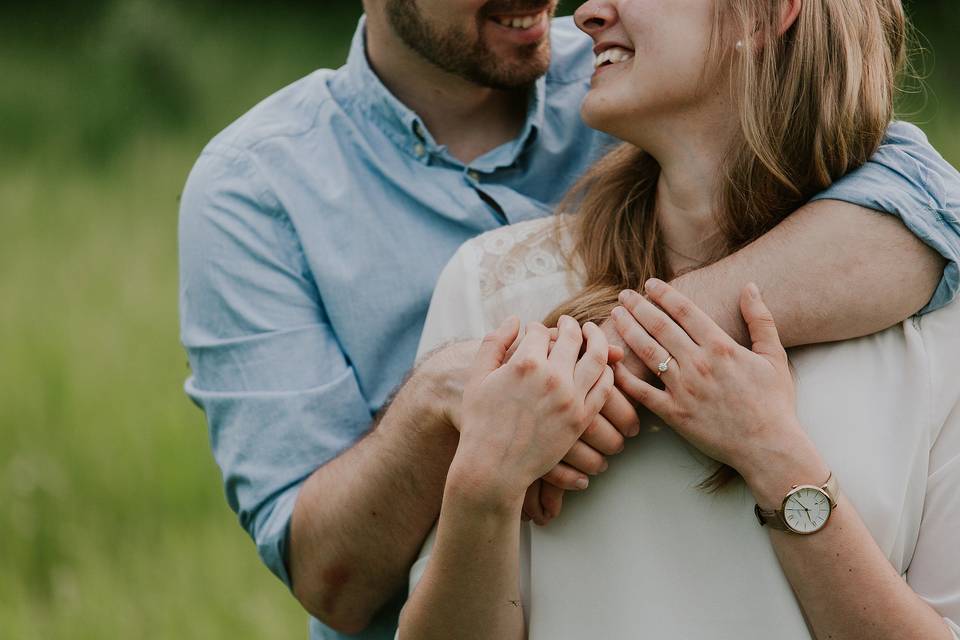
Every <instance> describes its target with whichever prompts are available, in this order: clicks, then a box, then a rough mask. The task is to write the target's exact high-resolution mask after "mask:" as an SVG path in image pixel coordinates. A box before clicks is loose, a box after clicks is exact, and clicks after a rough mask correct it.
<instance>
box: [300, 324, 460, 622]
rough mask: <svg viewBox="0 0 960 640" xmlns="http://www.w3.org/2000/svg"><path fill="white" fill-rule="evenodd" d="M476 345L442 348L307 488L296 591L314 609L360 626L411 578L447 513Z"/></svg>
mask: <svg viewBox="0 0 960 640" xmlns="http://www.w3.org/2000/svg"><path fill="white" fill-rule="evenodd" d="M476 346H477V345H476V343H474V342H471V343H459V344H456V345H453V346H451V347H448V348H447V349H444V350H443V351H440V352H437V353H435V354H434V355H433V356H431V357H430V358H429V359H427V360H426V361H425V362H424V363H423V364H421V365H420V367H419V368H418V369H416V370H415V371H414V373H413V374H412V375H411V377H410V379H409V380H408V381H407V383H406V384H405V385H404V386H403V387H402V388H401V389H400V391H399V392H398V393H397V395H396V397H395V399H394V400H393V402H392V403H391V404H390V405H389V408H388V409H387V410H386V412H385V413H384V414H383V417H382V419H381V420H380V421H379V423H378V425H377V426H376V428H375V429H374V430H373V431H371V432H370V433H369V434H368V435H367V436H366V437H365V438H363V439H362V440H361V441H360V442H358V443H357V444H356V445H354V446H353V447H351V448H350V449H348V450H347V451H345V452H344V453H343V454H342V455H340V456H339V457H337V458H336V459H334V460H333V461H331V462H329V463H327V464H325V465H324V466H322V467H320V468H319V469H317V470H316V471H315V472H314V473H313V474H312V475H311V476H310V478H309V479H308V480H307V481H306V483H305V484H304V485H303V488H302V489H301V490H300V494H299V496H298V498H297V502H296V506H295V507H294V511H293V519H292V522H291V528H290V558H289V565H290V572H291V577H292V581H293V592H294V594H295V595H296V596H297V599H298V600H299V601H300V603H301V604H302V605H303V607H304V608H305V609H306V610H307V611H309V612H310V613H311V614H312V615H313V616H315V617H317V618H319V619H320V620H322V621H324V622H325V623H326V624H328V625H330V626H331V627H333V628H335V629H337V630H339V631H343V632H344V633H358V632H360V631H361V630H363V629H364V628H365V627H366V626H367V624H368V623H369V621H370V619H371V617H372V616H373V614H374V613H376V611H377V610H378V609H379V608H380V607H381V606H382V605H383V604H384V603H385V602H386V601H387V600H388V599H389V598H390V596H392V595H393V594H394V593H396V592H397V591H398V590H399V589H400V588H401V587H402V586H403V585H404V583H405V582H406V580H407V575H408V571H409V568H410V565H411V564H412V563H413V560H414V559H415V558H416V556H417V553H418V552H419V551H420V546H421V545H422V543H423V540H424V538H425V537H426V535H427V533H428V532H429V531H430V527H431V526H433V523H434V522H435V521H436V519H437V516H438V514H439V512H440V504H441V500H442V497H443V488H444V483H445V481H446V476H447V469H448V467H449V466H450V461H451V460H452V459H453V455H454V453H455V452H456V448H457V441H458V434H457V431H456V430H455V429H454V428H453V427H452V426H451V424H452V423H453V421H454V420H455V419H456V418H455V417H453V416H451V415H449V413H448V411H447V410H446V408H447V407H450V408H453V409H455V408H456V407H458V405H459V399H460V395H461V393H462V381H463V379H464V378H465V374H466V370H465V368H464V365H465V364H469V363H470V362H471V361H472V359H473V352H474V351H476Z"/></svg>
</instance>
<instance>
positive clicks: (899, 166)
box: [813, 122, 960, 313]
mask: <svg viewBox="0 0 960 640" xmlns="http://www.w3.org/2000/svg"><path fill="white" fill-rule="evenodd" d="M813 199H814V200H825V199H827V200H842V201H844V202H849V203H852V204H856V205H859V206H861V207H866V208H867V209H873V210H875V211H882V212H885V213H890V214H893V215H896V216H899V217H900V219H901V220H902V221H903V223H904V225H905V226H906V227H907V228H908V229H909V230H910V231H911V232H913V234H914V235H916V236H917V237H918V238H920V239H921V240H923V242H925V243H926V244H927V245H929V246H930V247H931V248H933V249H934V250H936V251H937V252H938V253H939V254H940V255H942V256H943V257H944V258H945V259H946V260H947V261H948V264H947V266H946V268H945V269H944V272H943V278H942V280H941V281H940V285H939V286H938V287H937V290H936V291H935V292H934V295H933V298H932V299H931V300H930V302H929V304H928V305H927V306H926V307H925V308H924V309H923V310H922V311H921V313H928V312H930V311H933V310H935V309H938V308H940V307H942V306H944V305H946V304H947V303H948V302H950V301H951V300H953V299H954V298H955V297H956V295H957V292H958V290H960V265H958V263H960V173H958V172H957V170H956V169H954V168H953V167H952V166H951V165H950V163H948V162H947V161H946V160H944V158H943V157H942V156H941V155H940V154H939V153H937V151H936V149H934V148H933V147H932V146H931V145H930V143H929V142H928V141H927V137H926V136H925V135H924V134H923V132H922V131H921V130H920V129H918V128H917V127H915V126H914V125H912V124H909V123H906V122H894V123H892V124H891V125H890V128H889V129H888V130H887V135H886V137H885V139H884V141H883V144H882V145H881V147H880V149H879V150H878V151H877V152H876V154H874V156H873V157H872V158H871V159H870V160H869V161H868V162H867V163H866V164H865V165H864V166H863V167H861V168H859V169H857V170H856V171H853V172H851V173H850V174H849V175H847V176H845V177H844V178H842V179H840V180H838V181H837V182H835V183H834V184H833V186H831V187H830V188H829V189H827V190H826V191H824V192H823V193H821V194H819V195H817V196H815V197H814V198H813Z"/></svg>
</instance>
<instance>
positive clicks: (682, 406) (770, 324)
mask: <svg viewBox="0 0 960 640" xmlns="http://www.w3.org/2000/svg"><path fill="white" fill-rule="evenodd" d="M646 293H647V295H648V296H649V299H647V298H646V297H644V296H641V295H640V294H638V293H636V292H633V291H624V292H623V293H622V294H621V296H620V303H621V305H622V306H619V307H617V308H615V309H614V310H613V313H612V316H611V319H610V321H608V323H605V324H606V326H605V329H606V332H607V333H608V334H610V335H611V337H613V338H614V339H616V338H619V339H620V340H622V342H623V344H625V345H626V346H627V347H628V348H629V350H630V352H631V355H632V356H634V357H635V358H636V359H638V360H639V362H640V363H642V364H643V365H644V366H645V368H646V371H643V370H642V369H643V367H637V366H627V364H625V363H624V361H623V359H624V358H623V356H624V353H623V351H621V350H620V349H619V348H618V347H616V346H610V343H609V341H608V338H607V336H606V335H605V332H604V330H602V329H601V328H600V327H598V326H597V325H595V324H593V323H590V322H588V323H586V324H585V325H584V326H583V327H582V328H581V327H580V325H579V324H578V323H577V322H576V321H575V320H573V319H572V318H569V317H562V318H561V319H560V322H559V324H558V327H557V329H556V330H555V331H554V332H553V333H551V331H550V330H548V329H546V328H545V327H544V326H543V325H541V324H539V323H531V324H530V325H528V327H527V331H526V334H525V335H524V336H523V337H522V338H521V339H520V340H519V341H518V340H517V338H518V335H519V333H520V326H519V321H518V320H517V319H516V318H510V319H508V320H507V321H506V322H504V324H503V325H501V326H500V327H499V328H498V329H497V330H496V331H495V332H493V333H491V334H490V335H488V336H487V337H486V338H485V339H484V342H483V344H482V345H481V348H480V350H479V352H478V354H477V356H476V358H475V360H474V363H473V367H472V370H471V372H470V375H469V381H468V383H467V385H466V387H465V389H464V394H463V405H462V425H461V436H460V446H459V447H458V451H457V457H461V458H462V459H463V458H466V459H467V460H469V461H470V464H473V465H476V466H478V467H479V468H480V469H486V470H487V471H488V472H487V474H486V475H485V476H482V477H485V478H486V479H488V480H489V481H490V482H488V483H486V484H487V485H488V486H489V487H490V490H491V491H492V493H493V494H494V495H496V496H499V497H501V498H505V499H507V500H508V501H509V502H510V503H514V502H516V503H517V504H521V503H522V513H523V515H524V516H525V517H527V518H532V519H533V520H534V521H535V522H537V523H538V524H546V523H547V522H548V521H549V520H550V519H552V518H554V517H556V516H557V515H558V514H559V512H560V509H561V506H562V499H563V494H564V491H566V490H582V489H585V488H586V486H587V484H588V483H586V482H583V481H584V480H585V479H586V475H584V474H589V475H595V474H597V473H600V472H602V471H603V470H605V469H606V464H607V463H606V459H605V456H609V455H614V454H616V453H618V452H619V451H621V450H622V449H623V447H624V438H625V437H631V436H635V435H637V433H638V432H639V418H638V416H637V413H636V410H635V409H634V404H633V403H637V405H641V406H644V407H646V408H647V409H649V410H650V411H652V412H653V413H655V414H657V415H658V416H659V417H660V418H661V419H662V420H663V421H664V422H665V423H667V424H668V425H669V426H671V427H672V428H673V429H674V430H675V431H676V432H677V433H678V434H679V435H681V436H682V437H684V438H686V439H687V440H688V441H689V442H691V443H692V444H693V445H694V446H696V447H697V448H698V449H700V450H701V451H703V452H704V453H705V454H707V455H709V456H711V457H712V458H714V459H715V460H717V461H719V462H723V463H725V464H728V465H730V466H731V467H733V468H734V469H736V470H737V471H739V472H740V473H741V475H743V477H744V478H745V479H746V480H747V482H748V484H751V483H752V482H759V483H762V482H763V481H764V479H763V478H762V474H763V472H764V471H765V470H767V469H769V467H770V464H769V457H770V455H771V452H779V451H803V452H804V454H805V456H806V459H807V460H809V458H810V457H811V456H813V457H818V456H817V453H816V451H815V449H814V448H813V446H812V443H811V442H810V441H809V439H808V438H807V436H806V433H805V432H804V430H803V429H802V427H801V426H800V424H799V421H798V420H797V418H796V408H795V404H796V402H795V391H794V385H793V381H792V378H791V376H790V371H789V366H788V361H787V356H786V352H785V351H784V348H783V346H782V344H781V342H780V339H779V337H778V335H777V330H776V326H775V324H774V321H773V317H772V315H771V314H770V311H769V310H768V309H767V307H766V305H765V304H764V302H763V300H762V298H761V296H760V293H759V291H758V290H757V288H756V287H755V286H754V285H752V284H751V285H748V286H747V287H745V288H744V289H743V291H742V293H741V300H740V308H741V312H742V314H743V317H744V320H745V321H746V323H747V326H748V329H749V331H750V336H751V340H752V349H747V348H745V347H743V346H741V345H739V344H737V343H736V342H735V341H734V340H733V339H732V338H731V337H730V336H729V335H728V334H726V333H725V332H724V331H723V330H722V329H721V328H720V327H719V326H718V325H717V324H716V323H715V322H714V321H713V320H712V319H711V318H710V317H709V316H708V315H707V314H706V313H704V312H703V311H702V310H700V309H699V308H698V307H696V305H694V304H693V303H692V302H691V301H690V300H689V299H687V298H686V297H685V296H683V295H682V294H680V292H679V291H677V290H676V289H674V288H673V287H671V286H670V285H668V284H666V283H664V282H662V281H659V280H655V279H654V280H650V281H648V283H647V285H646ZM512 350H513V351H512ZM668 357H670V364H669V366H668V367H667V370H666V371H664V372H662V375H661V376H660V378H659V382H660V383H662V386H661V385H658V384H656V382H657V381H658V379H657V376H655V375H654V374H653V373H652V372H653V371H656V370H657V366H658V365H659V363H661V362H664V361H666V360H667V359H668ZM638 369H641V370H639V371H638ZM751 488H753V489H754V492H755V493H757V491H756V488H755V487H753V486H751Z"/></svg>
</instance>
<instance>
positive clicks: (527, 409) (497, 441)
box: [451, 316, 613, 506]
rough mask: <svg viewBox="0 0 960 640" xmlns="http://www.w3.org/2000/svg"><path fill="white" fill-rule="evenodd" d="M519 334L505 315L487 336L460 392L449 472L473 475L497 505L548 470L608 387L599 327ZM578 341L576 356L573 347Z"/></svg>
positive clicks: (515, 497) (566, 326) (534, 326)
mask: <svg viewBox="0 0 960 640" xmlns="http://www.w3.org/2000/svg"><path fill="white" fill-rule="evenodd" d="M518 333H519V321H518V320H517V319H516V318H510V319H508V320H507V321H506V322H505V323H504V324H503V325H501V327H500V328H499V329H498V330H497V331H496V332H494V333H492V334H490V335H488V336H487V337H486V338H485V339H484V342H483V344H482V345H481V347H480V350H479V352H478V354H477V357H476V359H475V361H474V365H473V370H472V372H471V375H470V380H469V382H468V383H467V386H466V388H465V389H464V394H463V409H462V420H463V422H462V425H461V429H460V444H459V446H458V448H457V454H456V456H455V458H454V462H453V465H452V466H451V471H452V472H453V471H456V472H457V473H458V474H467V475H468V476H470V477H473V478H475V480H476V482H475V484H476V488H477V491H478V492H480V493H485V494H487V495H486V496H485V497H487V498H490V499H492V500H494V501H497V502H502V501H503V500H507V501H510V502H511V503H515V504H516V505H518V506H519V505H520V504H521V503H522V500H523V497H524V494H525V492H526V490H527V488H528V487H529V486H530V485H531V484H532V483H533V482H534V481H535V480H537V479H538V478H540V477H541V476H543V475H544V474H546V473H547V472H548V471H550V470H551V469H552V468H553V467H554V466H555V465H556V464H557V463H558V462H559V461H560V460H561V459H562V458H563V457H564V456H566V455H567V453H568V452H569V451H570V449H571V448H572V447H573V445H574V443H576V442H577V440H578V439H579V438H580V436H581V435H582V434H583V432H584V430H585V429H586V428H587V427H588V426H589V425H590V424H591V423H592V422H593V420H594V418H595V417H596V416H597V414H598V413H599V412H600V409H601V408H602V407H603V405H604V403H605V402H606V400H607V397H608V396H609V394H610V391H611V390H612V389H613V370H612V369H611V368H610V367H609V366H608V365H607V358H608V352H609V348H608V345H607V340H606V338H605V337H604V335H603V333H602V332H601V331H600V329H599V327H597V326H596V325H594V324H592V323H587V324H586V325H585V326H584V327H583V329H582V330H581V328H580V325H579V324H578V323H577V322H576V321H575V320H573V319H572V318H569V317H566V316H565V317H562V318H560V322H559V327H558V333H557V339H556V342H553V343H552V346H551V336H550V332H549V331H548V330H547V329H546V327H544V326H543V325H542V324H540V323H531V324H529V325H528V326H527V331H526V335H525V336H524V337H523V339H522V340H521V341H520V343H519V345H518V346H517V348H516V351H515V353H513V354H512V356H511V357H510V359H509V362H507V363H504V358H505V357H506V354H507V352H508V350H509V349H510V346H511V344H512V343H513V342H514V341H515V340H516V337H517V335H518ZM584 341H586V348H585V350H584V353H583V355H582V356H581V355H580V351H581V347H582V346H583V343H584Z"/></svg>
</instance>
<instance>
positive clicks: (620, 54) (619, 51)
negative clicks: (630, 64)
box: [593, 45, 634, 69]
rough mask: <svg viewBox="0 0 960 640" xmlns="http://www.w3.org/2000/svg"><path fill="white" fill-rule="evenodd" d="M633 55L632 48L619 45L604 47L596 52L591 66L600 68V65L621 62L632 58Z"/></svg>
mask: <svg viewBox="0 0 960 640" xmlns="http://www.w3.org/2000/svg"><path fill="white" fill-rule="evenodd" d="M633 56H634V52H633V50H631V49H627V48H626V47H621V46H619V45H613V46H611V47H605V48H604V49H603V50H602V51H599V52H598V53H597V58H596V60H594V63H593V67H594V69H600V68H601V67H606V66H610V65H615V64H619V63H621V62H626V61H628V60H632V59H633Z"/></svg>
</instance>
